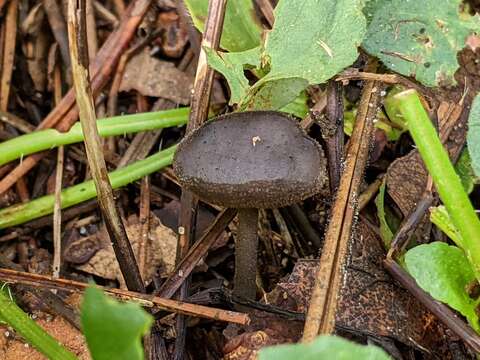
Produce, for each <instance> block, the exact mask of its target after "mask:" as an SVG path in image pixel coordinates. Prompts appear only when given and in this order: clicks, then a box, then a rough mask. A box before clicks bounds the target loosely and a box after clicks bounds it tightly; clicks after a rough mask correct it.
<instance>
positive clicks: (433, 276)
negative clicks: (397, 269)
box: [405, 242, 480, 332]
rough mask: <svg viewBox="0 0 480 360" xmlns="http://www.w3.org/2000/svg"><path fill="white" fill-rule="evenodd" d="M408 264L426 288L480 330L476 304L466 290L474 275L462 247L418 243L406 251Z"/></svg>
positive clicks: (418, 282) (409, 270) (421, 284)
mask: <svg viewBox="0 0 480 360" xmlns="http://www.w3.org/2000/svg"><path fill="white" fill-rule="evenodd" d="M405 265H406V268H407V271H408V272H409V273H410V275H412V276H413V277H414V278H415V280H416V281H417V284H418V285H419V286H420V287H421V288H422V289H423V290H425V291H426V292H428V293H429V294H430V295H431V296H432V297H433V298H435V299H436V300H438V301H441V302H444V303H446V304H448V305H450V306H451V307H452V308H454V309H455V310H457V311H459V312H460V313H461V314H462V315H463V316H465V317H466V318H467V320H468V322H469V323H470V325H471V326H472V327H473V328H474V329H475V331H477V332H479V331H480V325H479V322H478V320H479V319H478V315H477V313H476V312H475V307H476V303H475V301H474V300H473V299H471V298H470V297H469V295H468V293H467V291H466V288H467V286H468V285H470V284H471V283H472V281H474V280H475V275H474V273H473V270H472V267H471V265H470V263H469V261H468V260H467V258H466V256H465V254H464V253H463V251H462V250H460V249H459V248H458V247H456V246H450V245H447V244H445V243H442V242H433V243H430V244H424V245H420V246H416V247H414V248H413V249H410V250H409V251H408V252H407V253H406V254H405Z"/></svg>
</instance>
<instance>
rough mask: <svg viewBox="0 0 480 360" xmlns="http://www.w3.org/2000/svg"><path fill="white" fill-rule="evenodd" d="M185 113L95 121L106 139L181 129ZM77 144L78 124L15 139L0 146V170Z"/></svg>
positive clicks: (145, 114) (186, 116)
mask: <svg viewBox="0 0 480 360" xmlns="http://www.w3.org/2000/svg"><path fill="white" fill-rule="evenodd" d="M189 112H190V108H188V107H187V108H181V109H173V110H163V111H157V112H151V113H141V114H133V115H124V116H114V117H111V118H106V119H99V120H98V122H97V126H98V132H99V134H100V136H102V137H107V136H116V135H123V134H129V133H136V132H140V131H147V130H154V129H160V128H167V127H171V126H179V125H184V124H186V123H187V121H188V114H189ZM80 141H83V132H82V128H81V126H80V123H79V122H77V123H75V125H73V126H72V128H71V129H70V130H69V131H67V132H64V133H61V132H59V131H57V130H55V129H46V130H40V131H34V132H32V133H29V134H25V135H21V136H17V137H16V138H13V139H11V140H7V141H4V142H2V143H0V166H1V165H4V164H6V163H8V162H10V161H12V160H15V159H18V158H22V157H24V156H26V155H30V154H33V153H36V152H39V151H43V150H48V149H53V148H55V147H57V146H61V145H69V144H73V143H76V142H80Z"/></svg>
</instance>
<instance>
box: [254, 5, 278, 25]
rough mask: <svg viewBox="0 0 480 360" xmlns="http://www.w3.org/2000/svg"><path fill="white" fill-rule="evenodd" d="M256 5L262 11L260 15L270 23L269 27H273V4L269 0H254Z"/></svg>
mask: <svg viewBox="0 0 480 360" xmlns="http://www.w3.org/2000/svg"><path fill="white" fill-rule="evenodd" d="M255 1H256V3H257V5H258V7H259V8H260V11H261V12H262V15H263V16H264V17H265V20H267V22H268V25H270V28H272V27H273V23H274V22H275V15H274V13H273V6H272V3H271V2H270V0H255Z"/></svg>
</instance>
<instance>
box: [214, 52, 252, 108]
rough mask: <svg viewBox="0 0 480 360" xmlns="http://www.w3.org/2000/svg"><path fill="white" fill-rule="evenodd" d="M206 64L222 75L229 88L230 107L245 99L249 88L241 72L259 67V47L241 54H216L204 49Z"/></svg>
mask: <svg viewBox="0 0 480 360" xmlns="http://www.w3.org/2000/svg"><path fill="white" fill-rule="evenodd" d="M204 50H205V52H206V54H207V61H208V64H209V65H210V66H211V67H212V68H214V69H215V70H217V71H218V72H220V73H222V75H223V76H225V79H227V82H228V85H229V86H230V93H231V94H230V105H232V104H238V103H239V102H241V101H242V99H244V98H245V96H246V95H247V92H248V90H249V88H250V85H249V83H248V79H247V78H246V77H245V75H244V73H243V71H244V69H245V68H249V67H259V66H260V47H256V48H253V49H250V50H246V51H242V52H231V53H224V52H216V51H214V50H212V49H210V48H207V47H205V48H204Z"/></svg>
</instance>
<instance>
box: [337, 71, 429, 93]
mask: <svg viewBox="0 0 480 360" xmlns="http://www.w3.org/2000/svg"><path fill="white" fill-rule="evenodd" d="M335 80H336V81H342V82H344V81H348V80H367V81H379V82H382V83H384V84H400V85H403V86H405V87H407V88H409V89H410V88H412V89H415V90H417V91H418V92H419V93H420V94H422V95H424V96H427V97H428V98H430V99H435V94H434V93H433V92H432V91H431V90H429V89H428V88H426V87H424V86H422V85H419V84H417V83H416V82H414V81H412V80H410V79H408V78H406V77H403V76H400V75H398V74H376V73H371V72H361V71H359V70H358V69H356V68H353V69H347V70H344V71H343V72H341V73H340V74H338V75H337V76H336V77H335Z"/></svg>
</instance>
